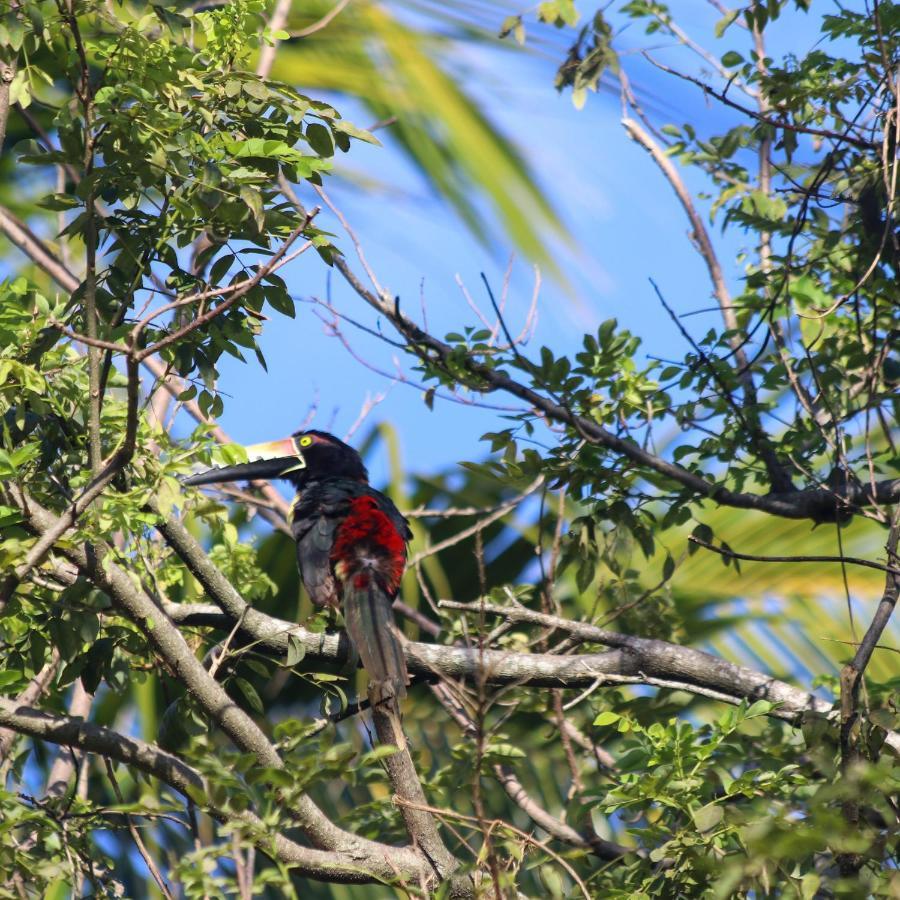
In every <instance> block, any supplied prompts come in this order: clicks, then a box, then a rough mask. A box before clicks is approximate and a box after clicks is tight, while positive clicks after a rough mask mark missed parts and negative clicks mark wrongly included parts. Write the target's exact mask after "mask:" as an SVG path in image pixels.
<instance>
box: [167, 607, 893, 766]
mask: <svg viewBox="0 0 900 900" xmlns="http://www.w3.org/2000/svg"><path fill="white" fill-rule="evenodd" d="M232 590H233V589H232ZM441 605H442V606H444V607H445V608H448V609H461V610H465V611H469V612H474V613H477V612H478V611H479V610H480V609H481V608H482V606H481V604H474V605H471V604H465V603H454V602H452V601H449V600H443V601H441ZM165 609H166V612H167V613H168V614H169V616H170V617H171V619H172V621H173V622H176V623H177V624H180V625H200V626H206V627H211V628H219V629H222V630H228V629H230V628H231V627H232V626H233V625H234V621H235V619H234V618H232V617H231V616H230V615H225V614H223V613H222V612H220V611H219V608H217V607H216V606H213V605H210V604H166V606H165ZM484 610H485V612H486V613H488V614H491V615H497V616H500V617H503V618H506V619H508V620H509V621H518V622H525V623H529V624H534V625H540V626H542V627H550V628H558V629H560V630H564V631H566V632H568V633H570V634H572V635H573V636H574V637H576V638H578V639H579V640H581V641H586V642H592V643H599V644H602V645H604V646H608V647H613V648H615V649H614V650H612V651H611V652H607V653H594V654H581V655H579V656H557V655H555V654H550V653H516V652H508V651H504V650H487V649H486V650H484V651H479V649H478V648H467V647H447V646H442V645H437V644H422V643H417V642H415V641H407V642H406V643H405V645H404V650H405V654H406V662H407V666H408V667H409V671H410V672H411V673H412V674H414V675H419V676H422V677H428V676H432V677H435V678H466V679H475V678H476V677H482V678H484V680H485V683H487V684H492V685H503V684H517V685H520V686H523V687H561V688H577V689H583V688H586V687H590V686H591V685H593V684H594V683H595V682H597V684H598V685H600V686H602V685H607V684H652V685H655V686H659V687H670V688H674V689H678V690H684V691H687V692H689V693H693V694H697V695H699V696H706V697H710V698H711V699H715V700H718V701H721V702H724V703H730V704H733V705H737V704H739V703H741V702H743V701H745V700H760V699H763V700H769V701H771V702H773V703H776V704H778V705H777V706H776V707H775V709H773V710H772V712H771V713H770V715H772V716H773V717H775V718H779V719H783V720H785V721H788V722H790V723H792V724H795V725H796V724H798V723H799V722H800V721H801V719H802V718H803V715H804V714H805V713H816V714H818V715H824V716H827V717H829V718H830V719H835V718H836V716H837V713H836V711H835V710H834V707H833V705H832V704H831V703H829V702H828V701H827V700H823V699H822V698H821V697H817V696H816V695H815V694H811V693H809V692H808V691H804V690H801V689H800V688H796V687H794V686H793V685H790V684H788V683H787V682H785V681H781V680H779V679H777V678H773V677H772V676H769V675H765V674H763V673H761V672H757V671H755V670H753V669H750V668H747V667H746V666H738V665H735V664H733V663H730V662H727V661H725V660H723V659H721V658H719V657H717V656H714V655H713V654H711V653H706V652H704V651H702V650H695V649H693V648H691V647H681V646H679V645H678V644H671V643H668V642H666V641H659V640H653V639H650V638H640V637H634V636H632V635H626V634H619V633H617V632H612V631H607V630H605V629H602V628H597V627H596V626H594V625H589V624H587V623H583V622H570V621H569V620H567V619H562V618H559V617H557V616H550V615H546V614H544V613H538V612H534V611H532V610H529V609H526V608H525V607H500V606H494V605H492V604H485V605H484ZM250 613H251V614H248V616H246V617H245V619H244V622H243V625H242V629H241V630H242V632H243V635H244V637H245V639H248V640H252V641H253V642H254V643H256V645H257V646H258V647H260V648H263V649H265V650H266V651H268V652H270V653H275V654H278V655H282V654H286V653H287V648H288V636H289V635H290V636H292V639H294V640H297V641H299V642H300V643H301V644H302V646H303V648H304V650H305V653H306V656H305V658H306V659H308V660H310V661H311V662H322V663H330V664H331V665H334V666H336V667H340V666H343V665H346V663H347V661H348V659H349V651H350V646H349V642H348V640H347V638H346V636H345V635H344V633H343V632H340V633H337V634H334V633H332V634H325V633H322V634H316V633H313V632H310V631H307V630H306V629H304V628H303V627H301V626H299V625H295V624H293V623H291V622H286V621H284V620H282V619H276V618H273V617H271V616H267V615H264V614H263V613H260V612H258V611H256V610H251V611H250ZM887 743H888V744H889V745H890V746H891V747H892V748H894V749H895V750H896V751H897V752H898V753H900V734H896V733H894V732H890V733H889V734H888V740H887ZM605 764H606V763H605Z"/></svg>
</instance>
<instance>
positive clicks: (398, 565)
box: [184, 431, 412, 746]
mask: <svg viewBox="0 0 900 900" xmlns="http://www.w3.org/2000/svg"><path fill="white" fill-rule="evenodd" d="M246 450H247V457H248V459H249V462H246V463H242V464H239V465H234V466H226V467H223V468H219V469H210V470H209V471H207V472H201V473H200V474H198V475H191V476H189V477H187V478H185V479H184V484H187V485H203V484H215V483H218V482H226V481H244V480H248V481H249V480H253V479H285V480H287V481H290V482H291V483H292V484H293V485H294V487H295V488H296V489H297V497H296V499H295V500H294V503H293V506H292V507H291V530H292V531H293V534H294V540H296V542H297V562H298V564H299V566H300V574H301V577H302V579H303V584H304V585H305V586H306V590H307V591H308V592H309V595H310V597H311V598H312V600H313V602H314V603H317V604H320V605H329V606H332V607H335V608H340V609H341V610H342V611H343V614H344V622H345V623H346V626H347V633H348V634H349V636H350V639H351V641H352V642H353V644H354V647H355V648H356V651H357V653H358V654H359V657H360V659H361V661H362V664H363V667H364V668H365V670H366V672H367V673H368V676H369V699H370V702H371V703H372V704H373V706H375V705H379V704H385V705H386V706H387V707H389V708H390V709H392V710H393V711H395V712H397V714H398V715H399V702H398V701H399V700H402V699H403V698H404V697H405V696H406V685H407V683H408V680H409V678H408V675H407V671H406V659H405V657H404V655H403V646H402V644H401V640H400V637H399V632H398V630H397V626H396V625H395V623H394V614H393V610H392V607H391V604H392V602H393V600H394V598H395V597H396V596H397V592H398V591H399V589H400V579H401V578H402V576H403V570H404V567H405V566H406V545H407V542H408V541H409V540H410V538H411V537H412V533H411V532H410V530H409V525H408V523H407V521H406V519H404V518H403V516H402V515H401V514H400V512H399V510H398V509H397V507H396V506H394V504H393V503H392V502H391V500H390V499H389V498H387V497H386V496H385V495H384V494H382V493H381V492H380V491H376V490H375V489H374V488H372V487H370V486H369V474H368V472H367V471H366V467H365V466H364V465H363V461H362V458H361V457H360V455H359V454H358V453H357V452H356V450H354V449H353V448H352V447H350V446H348V445H347V444H345V443H344V442H343V441H341V440H338V438H336V437H334V435H331V434H327V433H326V432H324V431H298V432H297V433H296V434H293V435H291V437H289V438H284V439H283V440H279V441H272V442H270V443H266V444H255V445H253V446H252V447H247V448H246ZM395 733H396V737H397V742H398V744H399V745H401V746H402V741H403V738H402V731H400V730H399V720H398V725H397V727H396V728H395Z"/></svg>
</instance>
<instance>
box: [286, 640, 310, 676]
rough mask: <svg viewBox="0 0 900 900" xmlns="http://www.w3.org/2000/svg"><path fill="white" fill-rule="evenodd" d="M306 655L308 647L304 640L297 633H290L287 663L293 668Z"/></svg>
mask: <svg viewBox="0 0 900 900" xmlns="http://www.w3.org/2000/svg"><path fill="white" fill-rule="evenodd" d="M304 656H306V647H305V646H304V645H303V642H302V641H301V640H300V638H299V637H297V635H296V634H288V636H287V658H286V659H285V665H286V666H287V667H288V668H289V669H292V668H293V667H294V666H296V665H297V663H298V662H300V660H302V659H303V657H304Z"/></svg>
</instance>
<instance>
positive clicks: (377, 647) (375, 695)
mask: <svg viewBox="0 0 900 900" xmlns="http://www.w3.org/2000/svg"><path fill="white" fill-rule="evenodd" d="M342 593H343V606H344V622H345V623H346V625H347V633H348V634H349V636H350V640H352V641H353V644H354V646H355V647H356V651H357V653H359V658H360V660H361V661H362V664H363V668H364V669H365V670H366V672H367V673H368V676H369V699H370V701H371V702H372V704H373V705H379V704H383V705H385V706H386V707H387V708H388V709H390V710H392V711H393V712H395V713H396V714H397V716H398V719H397V727H396V728H395V731H399V712H400V704H399V701H400V700H402V699H403V698H404V697H405V696H406V685H407V683H408V681H409V676H408V674H407V671H406V657H405V656H404V655H403V645H402V643H401V640H400V635H399V632H398V631H397V626H396V624H395V623H394V612H393V609H392V608H391V599H390V597H389V596H388V594H387V592H386V591H385V590H384V588H383V587H382V585H381V584H380V583H379V580H378V579H377V578H376V577H373V576H372V575H370V574H369V573H368V572H357V573H354V574H353V575H351V576H350V577H349V578H348V579H347V580H346V581H345V583H344V585H343V592H342ZM396 737H397V744H398V746H404V745H405V741H404V740H403V732H402V731H399V733H398V734H397V735H396Z"/></svg>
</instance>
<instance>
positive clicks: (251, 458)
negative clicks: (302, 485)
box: [181, 438, 306, 487]
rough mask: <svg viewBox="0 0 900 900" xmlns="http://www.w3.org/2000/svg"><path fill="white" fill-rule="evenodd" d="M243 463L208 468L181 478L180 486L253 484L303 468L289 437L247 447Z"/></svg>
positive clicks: (299, 453) (301, 455)
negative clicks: (228, 482)
mask: <svg viewBox="0 0 900 900" xmlns="http://www.w3.org/2000/svg"><path fill="white" fill-rule="evenodd" d="M244 449H245V450H246V452H247V460H248V461H247V462H245V463H240V464H239V465H236V466H223V467H222V468H220V469H209V470H208V471H206V472H199V473H197V474H196V475H188V477H187V478H182V480H181V483H182V484H187V485H191V486H192V487H196V486H198V485H201V484H217V483H219V482H223V481H253V480H255V479H263V478H281V477H282V476H283V475H286V474H287V473H288V472H291V471H294V470H295V469H303V468H306V460H305V459H304V458H303V453H302V452H301V451H300V448H299V447H298V446H297V444H296V443H295V442H294V439H293V438H283V439H282V440H280V441H268V442H267V443H264V444H251V445H250V446H249V447H245V448H244Z"/></svg>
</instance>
